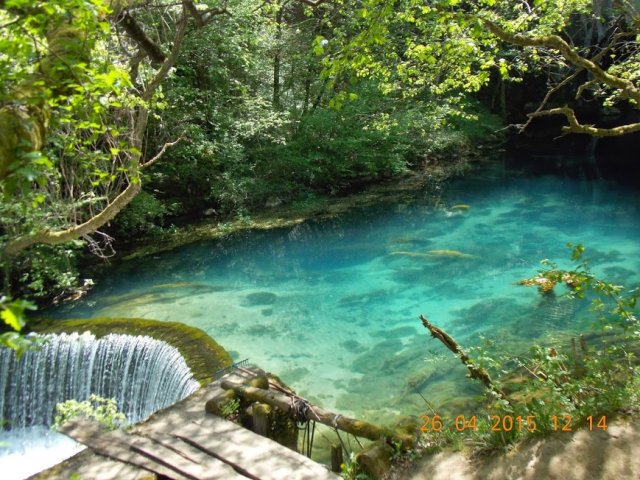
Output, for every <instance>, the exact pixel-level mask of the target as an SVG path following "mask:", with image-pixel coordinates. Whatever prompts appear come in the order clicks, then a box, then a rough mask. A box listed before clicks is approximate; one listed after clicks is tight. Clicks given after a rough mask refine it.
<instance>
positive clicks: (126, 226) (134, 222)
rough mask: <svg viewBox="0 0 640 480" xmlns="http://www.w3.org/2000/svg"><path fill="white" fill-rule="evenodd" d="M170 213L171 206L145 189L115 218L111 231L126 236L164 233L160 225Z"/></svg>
mask: <svg viewBox="0 0 640 480" xmlns="http://www.w3.org/2000/svg"><path fill="white" fill-rule="evenodd" d="M170 213H171V207H170V206H168V205H167V204H166V203H163V202H161V201H160V200H158V199H157V198H156V197H155V196H154V195H153V194H151V193H148V192H146V191H144V190H143V191H141V192H140V193H139V194H138V195H136V197H135V198H134V199H133V200H132V201H131V203H129V205H127V206H126V207H125V208H124V209H123V210H122V211H121V212H120V214H119V215H118V216H117V217H116V218H115V220H114V221H113V222H112V224H111V228H110V232H111V233H112V234H113V235H116V236H121V237H125V238H126V237H135V236H138V235H148V236H151V235H157V234H160V233H162V229H161V228H160V227H159V226H161V225H163V223H164V220H165V217H166V216H167V215H168V214H170Z"/></svg>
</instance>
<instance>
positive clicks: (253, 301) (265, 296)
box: [245, 292, 278, 307]
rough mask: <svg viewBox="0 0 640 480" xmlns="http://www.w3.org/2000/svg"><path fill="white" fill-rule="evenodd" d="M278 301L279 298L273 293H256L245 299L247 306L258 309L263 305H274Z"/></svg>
mask: <svg viewBox="0 0 640 480" xmlns="http://www.w3.org/2000/svg"><path fill="white" fill-rule="evenodd" d="M277 300H278V296H277V295H276V294H275V293H271V292H254V293H249V294H248V295H247V296H246V297H245V306H248V307H258V306H261V305H273V304H274V303H276V301H277Z"/></svg>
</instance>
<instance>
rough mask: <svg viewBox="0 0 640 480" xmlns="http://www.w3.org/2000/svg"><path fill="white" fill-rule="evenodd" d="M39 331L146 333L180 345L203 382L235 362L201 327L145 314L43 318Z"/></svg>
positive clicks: (102, 335) (198, 377)
mask: <svg viewBox="0 0 640 480" xmlns="http://www.w3.org/2000/svg"><path fill="white" fill-rule="evenodd" d="M31 328H32V330H33V331H34V332H37V333H68V332H80V333H82V332H88V331H90V332H91V333H93V335H95V336H96V337H97V338H101V337H104V336H106V335H108V334H110V333H116V334H125V335H147V336H149V337H152V338H155V339H156V340H162V341H165V342H167V343H168V344H170V345H173V346H174V347H175V348H177V349H178V351H179V352H180V354H181V355H182V356H183V357H184V359H185V361H186V362H187V365H188V366H189V368H190V369H191V372H192V373H193V376H194V378H195V379H196V380H197V381H198V382H200V384H201V385H206V384H207V383H209V382H210V381H212V380H213V377H214V374H215V373H216V372H217V371H218V370H220V369H223V368H225V367H228V366H229V365H231V364H232V360H231V357H230V356H229V354H228V353H227V351H226V350H225V349H224V348H222V347H221V346H220V345H219V344H218V343H216V342H215V341H214V340H213V339H212V338H211V337H209V335H207V334H206V333H205V332H203V331H202V330H200V329H198V328H194V327H190V326H188V325H184V324H182V323H177V322H161V321H157V320H147V319H143V318H91V319H73V320H41V321H39V322H37V323H34V324H33V325H32V327H31Z"/></svg>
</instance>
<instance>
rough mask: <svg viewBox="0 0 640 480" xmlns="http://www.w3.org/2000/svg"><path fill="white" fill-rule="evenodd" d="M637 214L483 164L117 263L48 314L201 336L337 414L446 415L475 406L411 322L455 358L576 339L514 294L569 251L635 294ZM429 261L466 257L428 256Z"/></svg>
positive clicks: (562, 322) (627, 197) (554, 317)
mask: <svg viewBox="0 0 640 480" xmlns="http://www.w3.org/2000/svg"><path fill="white" fill-rule="evenodd" d="M459 204H464V205H468V206H469V208H468V209H463V208H453V207H454V206H455V205H459ZM639 213H640V199H639V197H638V194H637V191H635V190H632V189H629V188H625V187H623V186H620V185H617V184H615V183H613V182H610V181H606V180H586V179H584V178H579V177H578V178H571V177H570V176H558V175H533V174H528V173H525V172H523V171H517V170H514V171H509V172H507V171H504V169H503V168H502V167H501V166H499V165H498V166H493V167H491V168H490V167H489V166H486V165H485V166H483V167H482V168H481V169H479V170H478V171H477V172H475V173H472V174H470V175H468V176H467V177H466V178H464V179H460V180H456V181H453V182H451V183H450V184H449V185H447V186H446V188H444V189H442V190H441V191H438V192H416V195H415V198H414V199H413V200H411V201H405V202H403V203H400V204H395V205H392V206H390V205H381V206H377V207H376V206H374V207H367V208H362V209H358V210H354V211H352V212H351V213H349V214H347V215H344V216H340V217H337V218H333V219H329V220H322V221H309V222H307V223H304V224H301V225H299V226H296V227H294V228H289V229H279V230H274V231H268V232H248V233H244V234H240V235H234V236H232V237H230V238H227V239H224V240H222V241H211V242H204V243H199V244H195V245H190V246H186V247H183V248H180V249H176V250H175V251H172V252H169V253H165V254H162V255H157V256H153V257H149V258H145V259H141V260H137V261H131V262H127V263H125V264H123V265H120V266H118V267H116V268H114V269H112V270H111V271H110V272H109V274H108V276H107V277H105V278H97V279H95V280H96V282H97V287H96V288H95V289H94V290H93V291H92V292H91V293H90V295H89V296H88V297H87V298H86V300H85V301H84V302H83V303H81V304H78V305H76V306H75V307H74V308H73V310H71V311H59V312H55V315H56V316H61V317H62V316H66V317H76V318H77V317H98V316H128V317H144V318H152V319H158V320H171V321H180V322H184V323H187V324H189V325H193V326H196V327H199V328H201V329H203V330H205V331H206V332H208V333H209V334H210V335H211V336H212V337H213V338H215V339H216V340H217V341H218V342H219V343H221V344H222V345H223V346H224V347H225V348H226V349H227V350H229V351H230V352H231V353H232V355H233V356H234V357H235V358H237V359H241V358H249V359H250V361H251V362H253V363H255V364H257V365H259V366H260V367H262V368H264V369H265V370H269V371H272V372H275V373H277V374H278V375H280V376H281V377H282V378H283V380H285V381H286V382H288V383H289V384H291V385H292V386H293V388H295V389H296V390H297V391H298V392H299V393H300V394H301V395H303V396H306V397H308V398H309V399H311V400H313V401H316V402H319V403H320V404H322V405H323V406H325V407H326V408H330V409H336V410H338V411H340V412H341V413H343V414H355V415H358V416H362V417H365V418H369V419H371V420H378V421H380V420H382V421H386V422H388V421H389V420H390V419H392V418H393V417H394V416H396V415H420V414H422V413H425V412H426V411H427V407H426V405H425V402H424V401H423V400H422V398H421V397H420V396H419V395H418V393H417V392H418V391H419V392H420V393H421V394H422V395H423V396H424V397H425V398H427V399H428V400H429V401H430V403H431V404H433V405H434V406H435V408H436V409H438V410H439V411H440V412H449V413H450V414H457V413H461V412H462V409H463V408H464V409H466V410H467V411H468V409H473V408H474V406H473V405H474V404H473V398H474V396H476V395H477V394H478V393H479V392H480V388H479V386H478V385H476V384H475V383H474V382H472V381H471V380H468V379H466V378H465V370H464V368H463V367H462V366H460V365H459V361H458V360H457V359H455V358H452V357H451V355H450V354H448V352H447V351H445V350H444V348H443V347H442V345H440V344H439V343H437V341H432V340H431V339H430V337H429V336H428V334H427V333H426V331H425V330H424V329H423V327H422V326H421V323H420V321H419V320H418V315H419V314H420V313H424V314H425V315H427V316H428V317H429V318H430V319H431V321H432V322H433V323H435V324H436V325H438V326H440V327H441V328H444V329H445V330H447V331H448V332H449V333H450V334H451V335H452V336H453V337H454V338H456V339H457V340H458V341H459V342H460V343H461V344H463V345H468V346H471V345H478V344H479V343H480V342H481V340H480V338H481V336H485V337H488V338H491V339H493V340H495V341H496V342H498V344H499V345H501V346H505V347H509V348H511V349H513V350H516V351H517V350H519V349H520V350H524V349H525V348H526V345H527V344H528V343H529V342H530V341H531V340H539V341H547V340H550V339H552V338H558V337H566V336H567V335H571V334H572V333H573V332H579V331H581V330H582V329H584V328H588V326H589V324H588V323H589V322H588V321H585V320H581V319H583V318H584V310H585V309H584V308H583V307H581V306H579V305H576V304H573V303H570V302H568V301H564V300H562V299H546V300H545V299H541V298H540V297H539V296H538V294H537V292H536V291H535V290H534V289H529V288H525V287H521V286H517V285H515V282H516V281H518V280H519V279H522V278H525V277H528V276H531V274H532V273H533V272H535V270H536V269H537V268H538V267H539V262H540V260H541V259H544V258H549V259H553V260H557V261H559V263H560V264H561V265H565V266H568V265H569V263H568V261H567V259H568V253H569V251H568V250H567V248H566V246H565V245H566V243H567V242H574V243H582V244H584V245H585V246H586V247H587V254H588V257H589V258H590V259H591V260H592V263H593V265H594V270H595V271H596V272H598V273H600V274H602V275H605V276H606V277H607V278H609V279H612V280H615V281H619V282H624V283H625V284H631V283H637V282H638V280H639V277H638V275H637V273H636V272H639V271H640V256H639V253H640V243H639V241H638V240H639V239H640V215H639ZM433 250H455V251H458V252H462V253H463V254H464V255H462V256H457V257H453V256H440V255H437V254H428V255H424V254H427V253H429V252H430V251H433ZM399 252H400V253H399ZM407 252H408V253H407ZM416 254H418V255H416Z"/></svg>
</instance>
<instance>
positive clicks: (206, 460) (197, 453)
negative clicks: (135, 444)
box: [146, 432, 247, 480]
mask: <svg viewBox="0 0 640 480" xmlns="http://www.w3.org/2000/svg"><path fill="white" fill-rule="evenodd" d="M146 436H147V437H149V438H150V439H151V440H152V441H153V442H154V443H156V444H158V445H160V446H162V447H163V448H164V449H169V450H170V451H172V452H175V454H177V455H179V456H181V457H183V458H184V459H185V460H186V461H188V462H190V463H191V464H192V465H193V466H191V467H190V469H192V471H194V472H198V471H199V472H200V473H197V475H198V478H199V479H202V480H206V479H212V480H215V479H224V480H226V479H229V480H247V477H245V476H243V475H240V474H239V473H237V472H236V471H235V470H234V469H233V468H232V467H231V466H229V465H228V464H226V463H224V462H221V461H220V460H218V459H217V458H215V457H212V456H210V455H207V454H206V453H205V452H203V451H202V450H200V449H198V448H195V447H192V446H191V445H189V444H188V443H185V442H183V441H182V440H180V439H178V438H176V437H173V436H171V435H167V434H166V433H159V432H153V433H149V434H148V435H146ZM196 467H199V468H196Z"/></svg>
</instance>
